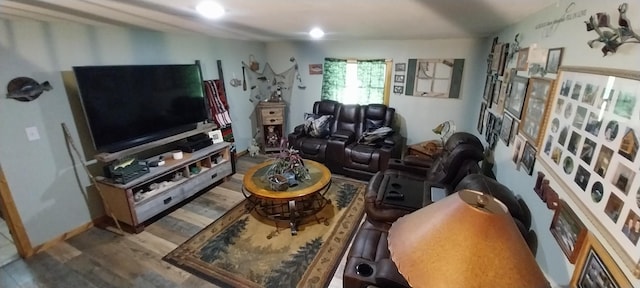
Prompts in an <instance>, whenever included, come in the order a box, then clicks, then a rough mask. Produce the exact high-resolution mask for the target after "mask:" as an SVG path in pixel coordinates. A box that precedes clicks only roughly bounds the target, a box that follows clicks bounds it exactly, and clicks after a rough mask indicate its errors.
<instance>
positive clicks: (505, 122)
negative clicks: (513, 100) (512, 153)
mask: <svg viewBox="0 0 640 288" xmlns="http://www.w3.org/2000/svg"><path fill="white" fill-rule="evenodd" d="M512 127H513V117H511V115H509V113H505V114H504V115H502V126H500V139H502V141H503V142H504V144H505V145H507V146H509V138H510V137H511V133H513V132H512V131H511V128H512Z"/></svg>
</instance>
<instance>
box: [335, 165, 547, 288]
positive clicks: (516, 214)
mask: <svg viewBox="0 0 640 288" xmlns="http://www.w3.org/2000/svg"><path fill="white" fill-rule="evenodd" d="M462 189H472V190H476V191H479V192H483V193H486V194H491V195H494V197H496V198H497V199H499V200H500V201H501V202H502V203H504V204H505V206H507V209H508V210H509V213H510V214H511V216H512V217H513V219H514V221H515V223H516V225H517V226H518V228H519V229H520V232H521V233H522V235H523V237H524V238H525V240H526V241H527V244H528V245H529V248H530V249H531V251H532V252H533V253H534V255H535V251H536V246H537V238H536V234H535V232H534V231H533V230H530V225H531V214H530V211H529V209H528V207H527V205H526V203H525V202H524V201H523V200H522V199H521V198H518V197H516V196H515V195H514V194H513V192H512V191H511V190H510V189H509V188H508V187H506V186H504V185H502V184H500V183H498V182H497V181H496V180H494V179H492V178H490V177H488V176H484V175H482V174H470V175H468V176H466V177H465V178H464V179H462V180H461V181H460V183H459V184H458V185H457V187H455V188H454V190H455V191H458V190H462ZM367 213H368V212H367ZM368 216H369V215H367V219H366V220H365V222H364V223H363V225H362V226H361V227H360V228H359V229H358V232H357V233H356V235H355V237H354V240H353V244H352V246H351V249H350V250H349V254H348V255H347V263H346V266H345V270H344V275H343V278H342V279H343V286H344V287H345V288H363V287H367V286H369V285H374V286H377V287H409V284H408V283H407V282H406V280H405V279H404V277H402V275H401V274H400V273H399V272H398V268H397V267H396V265H395V263H393V261H392V260H391V256H390V252H389V248H388V242H387V235H388V230H389V228H390V227H391V223H386V222H378V221H375V220H371V218H370V217H368ZM425 221H428V219H425ZM469 241H473V238H470V239H469Z"/></svg>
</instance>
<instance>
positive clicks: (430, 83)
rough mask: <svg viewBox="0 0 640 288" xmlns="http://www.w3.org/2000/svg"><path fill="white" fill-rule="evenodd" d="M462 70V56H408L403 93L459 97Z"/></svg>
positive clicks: (418, 95) (420, 95)
mask: <svg viewBox="0 0 640 288" xmlns="http://www.w3.org/2000/svg"><path fill="white" fill-rule="evenodd" d="M463 70H464V59H462V58H458V59H455V58H443V59H413V58H410V59H409V61H408V62H407V74H406V75H407V78H406V85H405V88H404V90H405V95H409V96H417V97H436V98H459V97H460V95H461V93H460V92H461V83H462V72H463ZM396 82H397V81H396Z"/></svg>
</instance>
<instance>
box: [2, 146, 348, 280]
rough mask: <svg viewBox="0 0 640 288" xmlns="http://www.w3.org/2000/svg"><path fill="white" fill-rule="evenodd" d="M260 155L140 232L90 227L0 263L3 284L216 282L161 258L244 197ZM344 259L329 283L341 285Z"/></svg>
mask: <svg viewBox="0 0 640 288" xmlns="http://www.w3.org/2000/svg"><path fill="white" fill-rule="evenodd" d="M265 159H266V158H264V157H256V158H251V157H249V156H243V157H240V159H239V160H238V165H237V173H236V174H235V175H233V176H232V177H231V179H230V180H229V181H226V182H224V183H222V184H221V185H219V186H217V187H215V188H213V189H211V190H209V191H207V192H206V193H204V194H202V195H201V196H199V197H197V198H195V199H193V200H192V201H190V202H189V203H187V204H185V205H184V206H182V207H180V208H179V209H176V210H175V211H173V212H171V213H169V214H168V215H166V216H164V217H162V218H160V219H158V220H157V221H155V222H153V224H150V225H149V226H147V227H146V229H145V230H144V231H143V232H142V233H139V234H131V235H126V236H124V237H123V236H118V235H116V234H114V233H112V232H109V231H107V230H103V229H99V228H91V229H90V230H89V231H87V232H85V233H82V234H80V235H78V236H76V237H74V238H72V239H69V240H68V241H65V242H63V243H61V244H59V245H56V246H54V247H52V248H51V249H49V250H47V251H44V252H41V253H39V254H37V255H35V256H33V257H32V258H30V259H28V260H22V259H20V260H16V261H14V262H12V263H9V264H8V265H6V266H4V267H2V268H0V287H2V288H14V287H20V288H27V287H29V288H31V287H43V288H44V287H51V288H61V287H64V288H74V287H78V288H85V287H86V288H92V287H96V288H102V287H104V288H107V287H108V288H112V287H113V288H122V287H217V286H215V285H213V284H211V283H209V282H207V281H204V280H202V279H200V278H198V277H197V276H195V275H192V274H190V273H188V272H185V271H183V270H182V269H179V268H177V267H175V266H173V265H171V264H168V263H166V262H164V261H162V259H161V258H162V257H163V256H164V255H166V254H168V253H169V252H170V251H172V250H173V249H175V248H176V247H177V246H178V245H180V244H182V243H183V242H184V241H186V240H187V239H188V238H190V237H191V236H192V235H194V234H196V233H197V232H198V231H200V230H201V229H202V228H204V227H205V226H207V225H208V224H210V223H211V222H213V221H214V220H215V219H217V218H218V217H220V216H222V214H224V212H225V211H227V210H228V209H230V208H232V207H234V206H235V205H236V204H237V203H239V202H240V201H242V200H243V199H244V196H242V194H241V192H240V189H241V183H242V177H243V174H244V172H245V171H247V169H248V168H249V167H251V166H253V165H255V164H256V163H260V162H262V161H264V160H265ZM344 263H345V259H344V257H343V259H342V261H341V264H340V265H339V266H338V268H337V269H336V273H335V275H334V277H333V279H332V281H331V284H330V285H329V287H333V288H338V287H342V272H343V270H344V268H343V267H344Z"/></svg>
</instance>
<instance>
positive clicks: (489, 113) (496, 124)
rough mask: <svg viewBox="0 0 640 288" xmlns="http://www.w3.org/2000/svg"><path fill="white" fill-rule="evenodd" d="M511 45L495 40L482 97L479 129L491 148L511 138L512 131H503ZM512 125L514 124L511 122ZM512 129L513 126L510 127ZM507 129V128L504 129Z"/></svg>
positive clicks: (489, 58)
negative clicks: (498, 142)
mask: <svg viewBox="0 0 640 288" xmlns="http://www.w3.org/2000/svg"><path fill="white" fill-rule="evenodd" d="M508 54H509V43H499V42H498V38H494V39H493V44H492V47H491V54H490V55H489V57H488V60H487V61H488V63H487V76H486V79H485V86H484V87H485V88H484V93H483V95H482V99H483V101H482V104H481V105H480V113H479V115H478V124H477V129H478V132H479V133H480V134H484V135H485V140H486V141H487V143H488V144H489V147H495V144H496V143H497V141H498V139H503V138H506V139H507V142H506V143H507V145H508V143H509V142H508V141H509V140H508V139H509V138H510V136H511V135H510V134H509V133H507V132H510V131H511V129H508V130H507V129H503V126H502V125H503V124H502V123H503V122H504V119H503V118H502V117H501V115H502V113H501V112H500V113H498V112H497V111H502V109H503V107H504V103H505V92H506V87H507V84H508V81H509V75H510V71H506V70H505V69H506V65H507V56H508ZM509 123H510V124H509V125H512V124H513V123H512V122H509ZM509 127H511V126H509ZM504 128H506V126H505V127H504Z"/></svg>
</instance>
